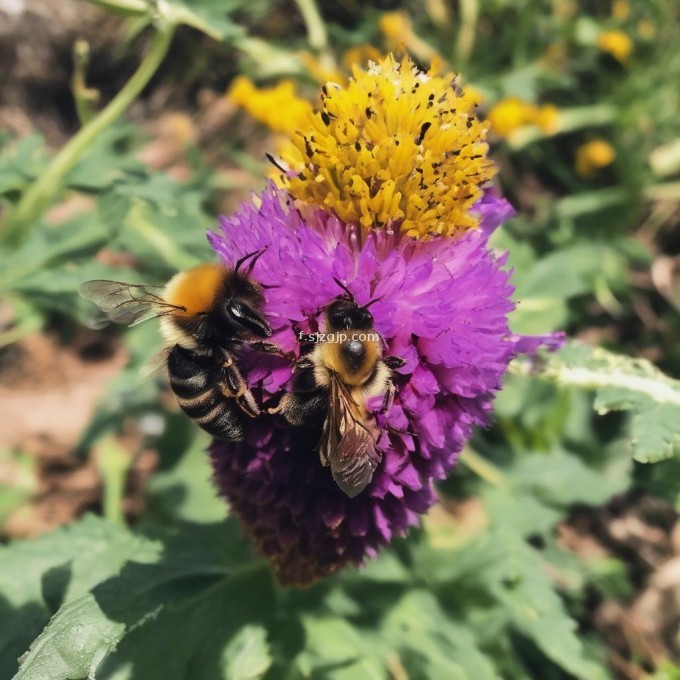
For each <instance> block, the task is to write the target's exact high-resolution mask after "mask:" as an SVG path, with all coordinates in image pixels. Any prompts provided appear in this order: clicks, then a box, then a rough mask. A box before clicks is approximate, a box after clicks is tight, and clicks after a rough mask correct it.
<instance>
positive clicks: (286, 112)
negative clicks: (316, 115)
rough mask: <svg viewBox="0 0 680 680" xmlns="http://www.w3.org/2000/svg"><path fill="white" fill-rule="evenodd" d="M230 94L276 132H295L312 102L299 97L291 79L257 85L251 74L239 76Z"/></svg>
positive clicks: (235, 79) (254, 116)
mask: <svg viewBox="0 0 680 680" xmlns="http://www.w3.org/2000/svg"><path fill="white" fill-rule="evenodd" d="M227 97H228V98H229V99H230V100H231V101H232V102H233V103H234V104H236V105H238V106H242V107H243V108H244V109H246V111H248V113H249V114H250V115H251V116H252V117H253V118H255V120H257V121H259V122H260V123H264V124H265V125H267V126H268V127H270V128H271V129H272V130H274V131H275V132H286V133H289V134H290V133H293V132H294V131H295V130H297V129H298V128H299V127H300V125H302V122H303V121H304V120H306V119H307V117H308V116H309V115H310V114H311V111H312V105H311V104H310V103H309V102H308V101H306V100H305V99H302V98H301V97H298V95H297V94H296V93H295V85H294V83H293V82H292V81H290V80H282V81H281V82H280V83H279V84H278V85H276V86H275V87H269V88H264V87H263V88H257V87H255V85H254V84H253V81H252V80H250V78H247V77H246V76H238V77H237V78H234V80H233V82H232V84H231V86H230V88H229V91H228V92H227Z"/></svg>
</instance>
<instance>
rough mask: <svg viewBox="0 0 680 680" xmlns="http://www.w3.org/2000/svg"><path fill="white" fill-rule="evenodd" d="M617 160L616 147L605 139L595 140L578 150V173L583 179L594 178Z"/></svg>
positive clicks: (576, 162) (576, 163) (576, 164)
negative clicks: (598, 172)
mask: <svg viewBox="0 0 680 680" xmlns="http://www.w3.org/2000/svg"><path fill="white" fill-rule="evenodd" d="M615 158H616V151H614V147H613V146H612V145H611V144H609V142H605V141H604V139H593V140H591V141H590V142H586V143H585V144H582V145H581V146H579V148H578V149H576V161H575V167H576V172H578V174H579V175H581V176H582V177H592V176H593V175H594V174H595V173H596V172H597V171H598V170H599V169H600V168H604V167H605V166H607V165H610V164H611V163H612V162H613V161H614V159H615Z"/></svg>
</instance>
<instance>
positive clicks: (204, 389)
mask: <svg viewBox="0 0 680 680" xmlns="http://www.w3.org/2000/svg"><path fill="white" fill-rule="evenodd" d="M222 372H223V371H222V366H221V365H220V364H219V363H218V362H216V360H215V357H214V356H213V355H212V353H209V354H208V353H206V354H199V353H197V352H193V351H191V350H188V349H185V348H184V347H181V346H180V345H175V347H174V348H173V349H172V350H170V354H169V355H168V375H169V377H170V387H171V388H172V391H173V392H174V393H175V396H176V397H177V401H178V402H179V405H180V407H181V408H182V410H183V411H184V412H185V413H186V414H187V415H188V416H189V417H190V418H191V419H192V420H193V421H194V422H195V423H196V424H197V425H199V426H200V427H202V428H203V429H204V430H205V431H206V432H208V433H210V434H211V435H213V437H218V438H219V439H230V440H240V439H243V438H244V428H243V421H242V414H241V408H240V407H239V406H238V403H237V401H236V400H235V399H234V398H232V397H229V396H226V395H225V393H224V390H223V387H222V385H221V382H220V381H221V380H222Z"/></svg>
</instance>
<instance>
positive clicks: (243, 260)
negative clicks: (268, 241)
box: [234, 246, 267, 274]
mask: <svg viewBox="0 0 680 680" xmlns="http://www.w3.org/2000/svg"><path fill="white" fill-rule="evenodd" d="M265 250H267V246H265V247H264V248H260V250H256V251H254V252H252V253H248V254H247V255H244V256H243V257H242V258H241V259H240V260H239V261H238V262H237V263H236V266H235V267H234V273H235V274H236V273H238V270H239V269H240V268H241V267H242V266H243V265H244V264H245V263H246V262H247V261H248V260H250V266H249V267H248V274H250V273H251V272H252V271H253V267H254V266H255V263H256V262H257V260H258V258H259V257H260V256H261V255H262V254H263V253H264V251H265ZM251 258H252V260H251Z"/></svg>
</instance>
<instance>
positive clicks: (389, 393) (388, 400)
mask: <svg viewBox="0 0 680 680" xmlns="http://www.w3.org/2000/svg"><path fill="white" fill-rule="evenodd" d="M396 391H397V390H396V388H395V387H394V383H393V382H392V381H391V380H390V381H389V382H388V383H387V389H386V390H385V396H384V397H383V402H382V404H381V406H380V413H387V412H388V411H389V410H390V409H391V408H392V404H393V403H394V395H395V394H396Z"/></svg>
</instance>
